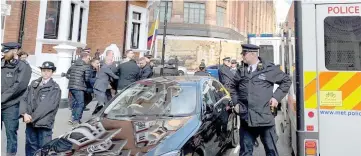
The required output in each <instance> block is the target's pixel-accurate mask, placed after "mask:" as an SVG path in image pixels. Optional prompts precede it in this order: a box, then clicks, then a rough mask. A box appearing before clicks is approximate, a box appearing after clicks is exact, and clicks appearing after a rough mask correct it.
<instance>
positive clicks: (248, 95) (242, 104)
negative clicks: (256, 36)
mask: <svg viewBox="0 0 361 156" xmlns="http://www.w3.org/2000/svg"><path fill="white" fill-rule="evenodd" d="M242 48H243V51H242V55H243V63H244V64H243V65H241V66H240V67H239V69H238V70H237V72H236V76H235V79H234V83H232V85H231V87H230V93H231V97H232V101H233V103H234V104H236V106H235V108H236V109H235V110H236V112H237V113H238V114H239V115H240V118H241V128H240V145H241V146H240V147H241V148H240V152H239V155H240V156H251V155H252V154H253V145H254V142H255V141H256V139H257V137H258V136H260V137H261V141H262V143H263V146H264V147H265V150H266V155H267V156H278V151H277V148H276V142H277V140H278V136H277V134H276V129H275V120H274V115H273V113H274V111H277V105H278V103H279V102H280V101H281V100H282V99H283V98H284V96H285V95H286V94H287V92H288V90H289V88H290V85H291V80H290V78H289V77H288V75H287V74H285V73H284V72H282V71H281V70H280V68H278V67H277V66H275V65H274V64H273V63H271V62H267V61H264V60H262V58H259V57H258V49H259V47H258V46H255V45H252V44H245V45H242ZM274 84H278V85H279V87H278V88H277V89H276V91H275V92H273V87H274Z"/></svg>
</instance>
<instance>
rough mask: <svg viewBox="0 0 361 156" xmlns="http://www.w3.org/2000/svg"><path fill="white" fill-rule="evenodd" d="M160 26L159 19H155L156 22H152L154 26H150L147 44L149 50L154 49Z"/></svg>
mask: <svg viewBox="0 0 361 156" xmlns="http://www.w3.org/2000/svg"><path fill="white" fill-rule="evenodd" d="M158 26H159V20H158V19H156V20H155V21H154V23H153V24H152V27H151V28H150V30H149V32H148V42H147V46H148V49H149V50H152V47H153V42H154V41H155V39H156V37H157V30H158Z"/></svg>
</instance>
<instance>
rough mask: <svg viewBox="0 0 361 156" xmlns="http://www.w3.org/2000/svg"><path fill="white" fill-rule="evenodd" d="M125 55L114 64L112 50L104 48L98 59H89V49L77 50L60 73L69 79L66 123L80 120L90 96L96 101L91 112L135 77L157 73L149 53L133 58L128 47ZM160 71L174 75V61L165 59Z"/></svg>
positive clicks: (152, 75)
mask: <svg viewBox="0 0 361 156" xmlns="http://www.w3.org/2000/svg"><path fill="white" fill-rule="evenodd" d="M125 55H126V58H125V59H124V60H123V61H122V62H121V63H120V64H116V63H115V62H114V52H113V51H112V50H108V51H106V52H105V57H104V60H100V58H99V57H94V58H93V59H90V49H84V50H82V51H81V53H80V57H79V58H78V60H76V61H75V63H74V64H73V65H72V66H71V67H70V68H69V70H68V71H67V73H66V74H64V76H66V78H68V79H69V85H68V89H69V92H70V94H71V102H70V104H71V105H70V108H71V110H72V115H71V119H70V120H69V123H70V124H72V125H74V126H76V125H78V124H79V123H80V120H81V118H82V114H83V111H86V110H89V108H86V106H87V104H89V103H90V102H91V101H92V99H93V98H95V100H96V101H97V102H98V103H97V106H96V108H95V109H94V112H93V114H95V113H97V112H98V111H99V110H100V109H101V108H102V107H103V106H104V104H106V103H107V102H108V101H109V100H110V99H111V98H112V97H114V96H115V94H116V92H117V91H120V90H122V89H124V88H126V87H127V86H128V85H130V84H131V83H133V82H136V81H138V80H142V79H147V78H151V77H156V76H160V75H159V73H157V72H155V70H154V69H153V68H154V61H152V59H151V57H152V56H151V55H146V56H145V57H141V58H139V59H137V60H136V59H135V58H134V52H133V51H132V50H127V51H126V52H125ZM163 75H164V76H178V69H177V68H176V65H175V63H174V61H172V60H170V61H168V64H167V65H166V66H165V68H164V71H163Z"/></svg>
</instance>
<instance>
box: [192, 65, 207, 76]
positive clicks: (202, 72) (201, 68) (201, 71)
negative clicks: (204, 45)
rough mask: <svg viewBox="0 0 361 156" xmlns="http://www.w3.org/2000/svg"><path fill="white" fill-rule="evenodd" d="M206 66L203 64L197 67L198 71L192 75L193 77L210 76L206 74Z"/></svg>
mask: <svg viewBox="0 0 361 156" xmlns="http://www.w3.org/2000/svg"><path fill="white" fill-rule="evenodd" d="M205 68H206V64H204V63H203V62H202V63H201V64H200V65H199V71H197V72H195V73H194V76H211V75H210V74H209V73H208V72H206V70H205Z"/></svg>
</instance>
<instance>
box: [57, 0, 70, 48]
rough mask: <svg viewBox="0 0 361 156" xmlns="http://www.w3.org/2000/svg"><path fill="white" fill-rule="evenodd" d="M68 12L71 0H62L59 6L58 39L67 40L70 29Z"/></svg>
mask: <svg viewBox="0 0 361 156" xmlns="http://www.w3.org/2000/svg"><path fill="white" fill-rule="evenodd" d="M70 12H71V1H69V0H62V1H61V7H60V20H59V21H60V22H59V32H58V40H61V41H67V40H68V36H69V29H70Z"/></svg>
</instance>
